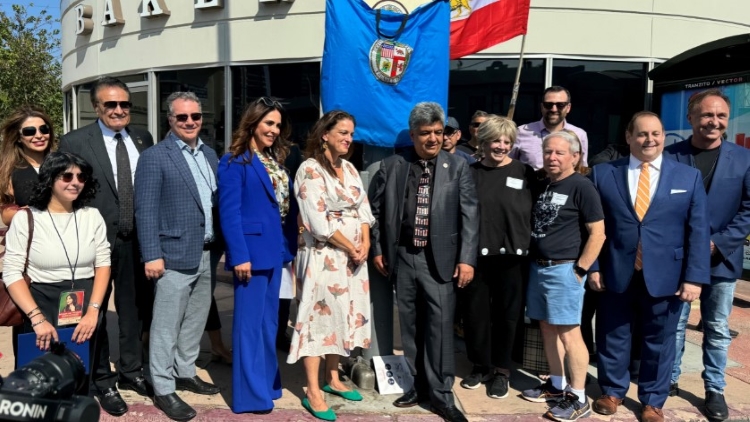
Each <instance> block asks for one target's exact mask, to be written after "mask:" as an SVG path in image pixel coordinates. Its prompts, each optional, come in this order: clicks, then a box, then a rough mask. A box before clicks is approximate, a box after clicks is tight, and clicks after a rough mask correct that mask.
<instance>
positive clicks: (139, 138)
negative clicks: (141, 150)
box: [135, 136, 143, 145]
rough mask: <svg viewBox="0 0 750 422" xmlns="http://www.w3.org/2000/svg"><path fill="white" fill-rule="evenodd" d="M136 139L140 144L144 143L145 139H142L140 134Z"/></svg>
mask: <svg viewBox="0 0 750 422" xmlns="http://www.w3.org/2000/svg"><path fill="white" fill-rule="evenodd" d="M135 141H136V142H138V145H143V140H142V139H141V137H140V136H138V137H136V138H135Z"/></svg>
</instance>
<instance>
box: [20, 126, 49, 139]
mask: <svg viewBox="0 0 750 422" xmlns="http://www.w3.org/2000/svg"><path fill="white" fill-rule="evenodd" d="M37 130H39V132H40V133H41V134H42V135H49V132H50V130H49V126H47V125H41V126H39V127H34V126H26V127H24V128H21V135H23V136H34V135H36V131H37Z"/></svg>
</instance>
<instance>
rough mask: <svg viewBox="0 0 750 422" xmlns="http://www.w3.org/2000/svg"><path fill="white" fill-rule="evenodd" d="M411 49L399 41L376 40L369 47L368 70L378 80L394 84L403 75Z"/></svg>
mask: <svg viewBox="0 0 750 422" xmlns="http://www.w3.org/2000/svg"><path fill="white" fill-rule="evenodd" d="M412 51H413V49H412V48H411V47H410V46H408V45H406V44H402V43H400V42H396V41H391V40H377V41H375V43H374V44H373V45H372V47H371V48H370V70H371V71H372V74H373V75H375V78H377V79H378V80H379V81H380V82H383V83H387V84H391V85H396V84H397V83H399V81H401V78H403V77H404V72H406V67H407V66H408V65H409V59H410V58H411V53H412Z"/></svg>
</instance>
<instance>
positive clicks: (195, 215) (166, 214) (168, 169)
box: [134, 140, 218, 270]
mask: <svg viewBox="0 0 750 422" xmlns="http://www.w3.org/2000/svg"><path fill="white" fill-rule="evenodd" d="M202 151H203V154H204V155H205V157H206V160H208V163H209V164H210V165H211V169H212V170H213V171H214V174H216V165H217V162H218V157H217V156H216V152H214V150H213V149H211V148H210V147H209V146H208V145H203V148H202ZM134 191H135V192H134V193H135V220H136V223H137V225H138V241H139V242H140V244H141V257H142V259H143V262H149V261H153V260H155V259H160V258H163V259H164V267H165V268H167V269H171V270H188V269H193V268H197V267H198V266H199V265H200V260H201V256H202V254H203V244H204V237H205V232H206V229H205V225H206V224H205V217H204V213H203V205H202V204H201V198H200V194H199V193H198V186H197V185H196V184H195V179H194V178H193V174H192V173H191V172H190V167H188V164H187V161H186V160H185V156H184V155H182V151H181V150H180V148H179V147H178V146H177V144H176V143H175V142H174V141H171V140H164V141H162V142H159V143H158V144H156V145H155V146H153V147H151V148H149V149H147V150H145V151H143V153H141V156H140V158H139V159H138V167H137V168H136V171H135V185H134ZM214 227H216V226H215V225H214Z"/></svg>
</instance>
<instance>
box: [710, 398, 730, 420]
mask: <svg viewBox="0 0 750 422" xmlns="http://www.w3.org/2000/svg"><path fill="white" fill-rule="evenodd" d="M706 416H707V417H708V419H709V420H711V421H723V420H725V419H726V418H728V417H729V409H727V402H726V400H724V395H723V394H721V393H714V392H713V391H706Z"/></svg>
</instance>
